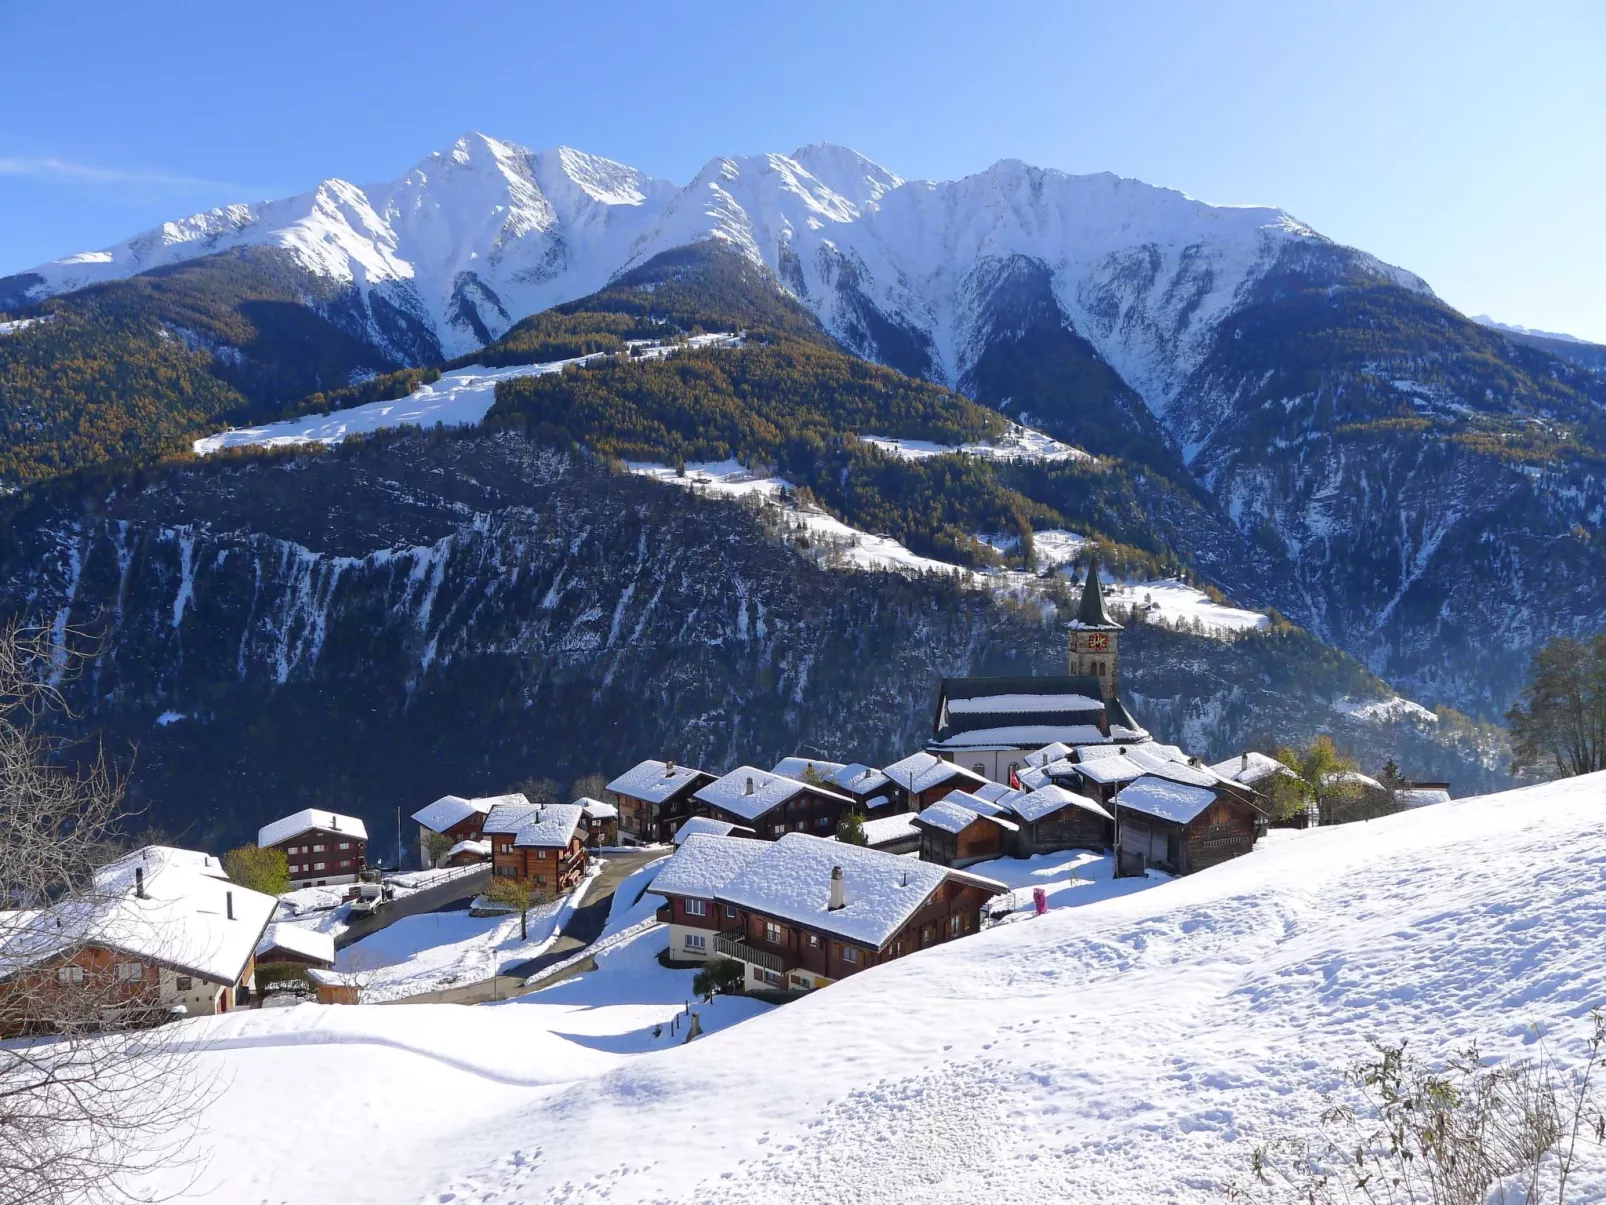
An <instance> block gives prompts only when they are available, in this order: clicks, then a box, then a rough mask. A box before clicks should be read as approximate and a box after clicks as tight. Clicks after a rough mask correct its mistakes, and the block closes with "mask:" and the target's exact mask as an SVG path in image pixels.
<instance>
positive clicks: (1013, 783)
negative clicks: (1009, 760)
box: [1009, 770, 1020, 791]
mask: <svg viewBox="0 0 1606 1205" xmlns="http://www.w3.org/2000/svg"><path fill="white" fill-rule="evenodd" d="M1009 787H1010V790H1012V791H1018V790H1020V775H1019V774H1017V773H1015V771H1013V770H1011V771H1010V772H1009Z"/></svg>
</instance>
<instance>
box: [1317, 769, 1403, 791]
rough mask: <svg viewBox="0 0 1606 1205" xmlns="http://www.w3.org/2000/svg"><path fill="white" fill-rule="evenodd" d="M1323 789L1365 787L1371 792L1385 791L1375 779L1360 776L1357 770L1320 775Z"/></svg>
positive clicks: (1363, 775) (1336, 771)
mask: <svg viewBox="0 0 1606 1205" xmlns="http://www.w3.org/2000/svg"><path fill="white" fill-rule="evenodd" d="M1322 786H1324V787H1338V786H1345V787H1365V788H1367V789H1368V790H1371V791H1382V790H1386V789H1387V788H1385V787H1384V786H1383V784H1382V783H1380V782H1378V781H1377V779H1375V778H1372V777H1370V776H1368V775H1365V774H1362V773H1361V772H1360V771H1359V770H1335V771H1333V772H1332V773H1331V774H1323V775H1322Z"/></svg>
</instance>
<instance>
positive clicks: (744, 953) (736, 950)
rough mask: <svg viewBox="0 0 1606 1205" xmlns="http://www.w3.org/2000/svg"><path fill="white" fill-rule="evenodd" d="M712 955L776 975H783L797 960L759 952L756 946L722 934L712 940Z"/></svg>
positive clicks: (738, 930) (788, 956)
mask: <svg viewBox="0 0 1606 1205" xmlns="http://www.w3.org/2000/svg"><path fill="white" fill-rule="evenodd" d="M736 932H737V933H740V932H741V930H740V929H737V930H736ZM714 953H716V954H723V955H724V956H725V957H726V958H737V959H740V960H741V961H742V962H750V963H752V964H753V965H754V966H761V967H763V968H764V969H765V970H767V971H774V972H775V973H776V974H777V975H784V974H786V972H787V971H789V970H791V969H792V968H793V967H795V966H796V965H797V959H796V958H794V957H792V956H791V955H789V954H787V955H782V954H772V953H771V952H770V951H768V950H760V949H759V948H758V947H757V946H750V945H748V944H747V943H746V942H745V941H742V940H740V939H739V938H737V937H733V936H730V935H728V934H724V933H721V934H719V935H718V936H717V937H715V938H714Z"/></svg>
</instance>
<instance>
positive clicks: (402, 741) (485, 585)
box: [0, 433, 1497, 852]
mask: <svg viewBox="0 0 1606 1205" xmlns="http://www.w3.org/2000/svg"><path fill="white" fill-rule="evenodd" d="M13 517H14V520H15V521H14V522H12V523H11V524H9V525H8V528H7V536H6V539H5V540H4V542H3V544H0V610H3V611H8V612H25V613H29V614H32V615H34V616H36V617H38V618H39V619H40V620H41V621H42V622H44V623H46V624H49V625H53V630H54V631H55V632H56V633H58V634H59V635H60V636H61V637H62V639H64V640H73V639H79V640H82V641H83V642H84V646H85V647H87V648H89V649H91V650H92V651H93V653H94V656H93V658H92V660H91V661H90V663H89V664H88V666H87V667H86V672H85V673H84V674H83V675H82V676H81V677H79V678H78V679H77V680H76V681H71V682H68V683H67V684H66V685H67V688H68V691H69V695H70V697H71V699H72V701H73V702H74V704H75V705H76V707H77V709H78V711H79V714H80V717H81V718H80V721H79V723H80V725H81V726H82V730H84V731H89V730H94V729H98V728H102V727H103V728H104V730H105V732H106V734H107V739H108V743H109V746H110V748H111V750H112V751H113V752H114V753H126V751H127V750H128V748H129V747H130V746H131V745H137V746H138V758H137V760H136V761H135V763H134V768H133V777H132V781H131V784H130V787H131V799H132V801H133V802H134V803H135V804H136V805H137V806H140V807H143V808H145V809H146V811H145V813H144V815H145V817H146V818H147V819H148V820H149V821H150V822H151V823H155V824H158V825H161V826H163V827H165V828H167V829H169V830H170V831H172V832H174V833H184V834H185V836H186V839H187V840H191V841H193V842H198V843H201V844H212V845H220V844H226V843H228V842H230V841H233V840H235V839H237V838H240V837H243V836H245V835H247V834H249V833H250V832H251V831H252V830H253V829H254V827H255V826H256V825H257V824H258V823H259V822H261V821H262V820H263V819H265V818H267V817H269V816H272V815H278V814H281V813H283V812H285V811H287V810H291V809H292V808H293V807H295V806H304V805H310V804H313V803H316V804H317V805H319V806H331V807H335V808H337V809H340V810H348V811H351V812H355V813H356V814H359V815H362V816H364V817H365V818H366V819H367V820H368V821H369V822H370V824H371V825H372V826H373V827H374V829H375V831H376V832H377V833H379V834H388V833H390V832H391V831H392V829H393V825H394V809H395V808H396V807H397V806H401V807H402V808H403V811H404V812H406V811H410V810H411V809H412V807H413V806H415V805H418V804H421V803H424V802H427V801H428V800H429V799H431V798H434V797H436V796H437V795H440V794H442V793H444V792H447V791H456V792H460V793H461V792H489V791H494V790H497V789H500V788H503V787H506V786H508V785H510V784H511V783H513V782H516V781H518V780H519V779H521V778H523V777H525V776H528V775H530V774H532V773H536V774H542V775H548V776H551V777H554V778H558V779H560V780H566V779H568V778H571V777H574V776H577V775H580V774H584V773H589V772H592V771H595V770H614V769H617V768H619V767H620V766H622V765H626V764H629V763H630V762H632V761H634V760H635V759H637V758H640V757H643V756H647V755H649V754H670V755H673V756H675V757H676V758H677V759H679V760H683V761H688V762H698V763H701V764H707V765H709V766H711V767H714V768H719V769H723V768H726V767H727V766H728V765H729V764H734V763H736V762H739V761H752V762H759V763H764V762H765V761H766V759H772V758H778V757H780V756H782V755H785V754H790V753H794V752H797V751H800V750H802V751H809V752H815V753H818V754H820V755H822V756H824V755H831V756H840V757H843V758H847V757H852V758H860V759H863V760H866V761H870V762H879V761H884V760H887V759H889V758H891V757H892V756H894V755H895V754H898V753H901V752H906V751H907V750H908V749H910V748H911V747H914V746H916V745H917V744H918V743H919V742H920V741H922V740H923V739H924V738H925V737H926V736H927V735H928V734H929V731H930V727H929V726H930V723H931V706H932V699H933V691H934V689H935V685H936V682H937V680H938V679H939V678H941V677H942V676H943V675H946V674H957V673H965V672H995V673H1025V672H1034V671H1035V672H1054V671H1056V670H1058V669H1060V668H1061V666H1062V665H1063V660H1062V659H1063V656H1064V651H1063V648H1064V646H1063V635H1062V632H1061V625H1060V623H1059V622H1058V621H1056V620H1055V618H1054V617H1053V615H1052V614H1048V613H1045V611H1044V610H1043V609H1042V608H1041V607H1039V606H1036V605H1033V606H1026V607H1022V606H1019V605H1017V604H1013V603H1009V602H1006V601H1001V600H999V599H997V598H995V597H994V596H993V595H992V594H991V593H988V592H985V591H975V590H961V589H960V588H958V587H957V586H956V585H955V584H954V583H953V581H952V580H950V579H949V578H948V577H946V576H943V577H936V578H920V579H913V580H910V579H905V578H902V577H898V576H895V575H890V574H875V573H856V572H855V573H849V572H842V571H839V570H833V569H828V568H823V567H821V566H819V565H818V564H816V563H815V561H814V560H813V559H811V558H810V556H809V555H808V554H807V552H806V550H802V549H799V548H797V547H795V546H793V545H791V544H790V543H788V542H784V540H783V537H784V536H785V532H784V531H783V530H781V529H779V528H775V527H773V526H766V524H767V523H768V522H769V521H768V520H767V519H766V516H765V515H764V513H763V512H762V511H755V510H749V509H746V508H743V507H740V506H733V505H730V504H726V503H716V502H705V501H701V500H698V499H696V498H695V497H690V496H688V495H687V494H686V493H685V492H684V491H682V490H679V489H677V488H674V487H669V486H663V485H659V484H656V483H653V482H650V481H645V480H642V479H640V478H638V477H635V476H632V475H629V474H619V473H617V472H614V471H611V470H610V469H609V468H608V467H607V466H606V465H604V464H600V463H598V462H596V461H595V460H593V459H590V458H587V457H583V456H579V455H577V454H575V453H572V452H568V451H564V450H561V449H555V448H552V447H547V446H543V445H540V444H535V443H532V442H529V441H527V440H526V439H524V438H521V437H519V436H517V435H514V434H511V433H503V434H500V435H491V434H471V435H463V436H459V437H448V436H443V435H439V434H436V435H426V434H413V435H409V436H404V437H394V436H392V437H386V438H384V439H380V440H375V441H371V442H368V443H366V444H363V445H356V444H353V445H347V446H344V447H342V448H341V449H339V450H338V451H335V452H330V453H321V454H314V453H303V454H300V455H297V456H279V457H268V456H257V457H249V458H244V459H236V460H232V461H217V462H212V463H208V464H206V465H204V466H201V467H199V468H196V467H191V468H186V469H177V470H171V471H167V472H163V473H157V474H153V475H151V476H150V477H149V478H148V479H147V480H145V481H144V482H139V481H131V482H129V483H127V484H126V485H124V486H122V487H120V488H117V489H115V490H113V491H112V492H111V493H110V494H109V495H100V494H97V495H95V496H90V497H81V498H77V499H67V498H60V497H58V498H56V499H54V500H49V501H47V500H45V499H44V498H42V497H37V498H35V499H33V500H32V501H31V502H30V503H29V508H28V509H26V510H24V511H23V512H21V513H14V516H13ZM73 632H78V633H80V634H81V635H80V636H78V637H73V636H71V635H70V633H73ZM1124 647H1125V650H1126V652H1125V660H1124V663H1123V677H1124V679H1125V681H1126V683H1127V685H1128V688H1129V690H1130V691H1131V692H1132V694H1133V697H1134V698H1135V699H1138V700H1140V702H1139V704H1138V706H1139V709H1140V711H1142V712H1143V713H1144V715H1143V718H1145V719H1146V720H1149V721H1150V722H1152V723H1153V724H1154V725H1155V726H1156V728H1157V729H1158V730H1159V731H1161V732H1162V733H1163V734H1165V735H1171V736H1177V737H1186V738H1187V739H1189V740H1190V741H1191V742H1193V743H1194V746H1195V747H1196V748H1197V749H1198V751H1199V752H1201V753H1208V754H1210V755H1212V756H1224V755H1226V754H1228V753H1231V752H1234V751H1236V749H1237V748H1238V747H1239V746H1240V745H1241V744H1243V743H1244V742H1246V741H1250V740H1264V739H1270V738H1271V737H1272V736H1273V735H1275V736H1276V737H1278V738H1282V739H1295V738H1298V737H1300V736H1302V735H1308V734H1310V733H1313V732H1314V731H1315V730H1317V729H1318V728H1329V729H1334V728H1336V729H1337V730H1339V731H1340V732H1341V735H1342V739H1344V740H1345V742H1346V743H1349V744H1353V745H1355V746H1357V747H1358V748H1359V749H1360V750H1361V751H1362V753H1363V755H1364V756H1365V757H1366V758H1367V759H1368V761H1381V759H1382V758H1383V757H1384V756H1386V755H1388V754H1389V753H1392V754H1393V755H1394V756H1396V757H1397V758H1398V759H1399V761H1400V763H1401V765H1402V766H1406V767H1408V768H1411V769H1413V770H1415V771H1416V772H1418V773H1420V774H1423V775H1424V776H1426V775H1430V774H1440V773H1443V774H1446V775H1448V776H1449V777H1451V778H1452V779H1454V780H1455V781H1457V783H1458V784H1464V787H1465V789H1470V788H1472V787H1473V786H1475V785H1478V784H1482V783H1485V782H1488V781H1491V780H1493V779H1496V777H1497V776H1496V775H1495V772H1494V771H1492V770H1490V769H1489V768H1487V767H1486V766H1485V765H1484V764H1482V762H1481V761H1480V760H1479V759H1480V757H1488V756H1489V753H1490V751H1489V750H1481V751H1480V750H1478V749H1477V748H1475V747H1474V746H1472V745H1471V744H1461V743H1458V738H1456V737H1455V736H1454V735H1453V734H1451V733H1450V732H1449V731H1448V730H1446V731H1444V732H1440V731H1438V726H1436V725H1423V726H1417V725H1412V724H1401V725H1381V724H1374V723H1367V722H1361V721H1352V720H1348V719H1346V718H1345V717H1343V716H1340V715H1338V714H1337V713H1336V712H1335V711H1334V709H1333V704H1334V703H1335V702H1337V701H1339V700H1342V699H1345V698H1352V699H1353V698H1366V697H1384V696H1386V695H1387V693H1388V692H1387V690H1386V688H1385V687H1383V686H1382V684H1381V683H1379V682H1378V681H1377V680H1376V679H1374V678H1372V677H1371V676H1370V675H1369V674H1367V673H1366V672H1365V671H1364V670H1362V669H1361V668H1360V667H1359V666H1357V665H1356V664H1355V663H1354V662H1352V661H1350V660H1349V659H1347V658H1345V657H1343V656H1342V655H1341V654H1336V653H1334V652H1332V651H1331V650H1329V649H1327V648H1325V647H1324V646H1322V645H1321V644H1320V642H1318V641H1316V640H1315V639H1314V638H1312V637H1309V636H1307V635H1304V634H1303V633H1300V632H1298V631H1288V632H1280V633H1267V634H1264V635H1256V636H1250V637H1245V638H1243V639H1241V640H1239V641H1237V642H1229V641H1222V640H1217V639H1210V638H1205V637H1200V636H1193V635H1187V634H1182V633H1173V632H1168V631H1163V630H1158V629H1149V628H1144V627H1136V628H1134V629H1133V630H1132V632H1131V634H1130V637H1129V639H1128V641H1127V642H1126V645H1125V646H1124ZM387 839H388V838H386V837H381V838H380V841H381V844H380V845H379V847H378V848H379V850H380V851H381V852H383V851H384V848H385V847H384V845H383V842H384V841H385V840H387Z"/></svg>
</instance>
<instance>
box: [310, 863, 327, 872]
mask: <svg viewBox="0 0 1606 1205" xmlns="http://www.w3.org/2000/svg"><path fill="white" fill-rule="evenodd" d="M323 867H324V864H323V863H322V862H314V863H313V864H312V868H313V869H314V870H322V869H323Z"/></svg>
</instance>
